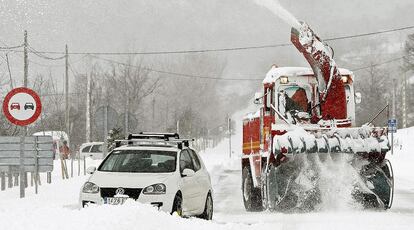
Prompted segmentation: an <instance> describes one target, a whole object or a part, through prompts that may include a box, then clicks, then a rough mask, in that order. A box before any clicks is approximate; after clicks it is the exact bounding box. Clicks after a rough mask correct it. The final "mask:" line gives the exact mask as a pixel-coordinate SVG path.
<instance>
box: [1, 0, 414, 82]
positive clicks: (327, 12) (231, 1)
mask: <svg viewBox="0 0 414 230" xmlns="http://www.w3.org/2000/svg"><path fill="white" fill-rule="evenodd" d="M280 2H281V4H282V5H283V6H285V7H286V8H287V9H288V10H289V11H291V12H292V13H293V14H294V15H295V16H296V17H297V18H298V19H299V20H303V21H306V22H308V23H309V24H310V25H311V26H312V27H313V28H314V30H315V31H317V33H318V34H319V35H320V36H321V37H322V38H324V37H334V36H341V35H348V34H357V33H364V32H371V31H378V30H382V29H390V28H395V27H402V26H410V25H411V24H414V14H413V13H412V11H413V9H414V1H412V0H398V1H389V0H348V1H343V0H314V1H309V0H295V1H290V0H281V1H280ZM0 23H1V26H0V41H1V42H4V43H6V44H8V45H13V44H19V43H21V42H22V37H23V30H24V29H26V30H28V33H29V42H30V44H31V45H32V46H33V47H35V48H36V49H38V50H54V51H59V50H61V51H63V50H64V45H65V44H66V43H67V44H68V45H69V48H70V51H86V52H87V51H90V52H92V51H109V52H111V51H156V50H182V49H203V48H222V47H234V46H251V45H264V44H274V43H286V42H289V38H290V28H289V26H287V25H285V24H284V23H283V22H282V21H281V20H280V19H279V18H277V17H275V16H274V15H272V14H271V13H270V12H268V11H267V10H266V9H264V8H261V7H259V6H256V5H255V4H254V2H253V0H170V1H166V0H151V1H148V0H146V1H144V0H141V1H138V0H119V1H102V0H88V1H85V0H71V1H67V0H50V1H47V0H27V1H21V0H2V1H1V4H0ZM408 32H409V31H408ZM411 32H414V31H411ZM406 33H407V32H403V33H394V34H390V35H382V36H378V37H377V38H378V39H381V40H386V41H390V42H401V41H402V40H404V38H405V35H406ZM367 39H369V38H367ZM367 39H362V40H361V39H355V40H348V41H338V42H334V43H331V45H332V46H333V47H334V48H335V51H336V55H337V57H338V55H339V57H340V56H341V55H344V54H346V53H348V52H352V51H353V50H359V49H360V47H363V46H365V44H366V43H367V41H369V40H367ZM2 45H4V44H2ZM0 54H1V55H3V53H0ZM216 55H218V56H220V57H222V58H223V59H226V60H227V68H226V74H227V76H230V75H238V74H241V75H242V76H243V75H248V76H251V74H264V73H265V72H266V71H267V70H268V68H269V66H270V65H271V64H273V63H276V64H279V65H306V63H305V61H304V59H303V58H302V57H301V56H300V55H299V54H298V53H297V51H296V50H294V48H293V47H288V48H279V49H264V50H252V51H239V52H227V53H217V54H216ZM32 56H33V57H32ZM77 58H78V57H76V56H71V59H72V60H76V59H77ZM158 58H160V59H163V60H168V59H169V58H174V56H173V55H171V56H167V57H151V58H148V59H147V60H150V61H151V62H154V59H155V60H156V59H158ZM31 59H32V60H33V61H37V62H40V63H44V64H62V63H63V61H61V62H62V63H59V62H58V63H54V62H48V61H44V60H41V59H37V58H36V57H35V56H34V55H31ZM11 61H12V65H13V66H12V67H13V73H14V75H15V76H16V77H18V78H20V77H21V72H22V71H21V68H20V67H21V66H22V65H21V57H20V56H18V54H11ZM3 68H4V66H1V69H0V71H5V69H3ZM77 68H78V69H80V70H82V66H77ZM55 69H57V70H53V71H56V75H59V74H61V73H60V72H62V71H61V70H62V69H61V68H55ZM42 71H43V72H45V71H48V68H44V67H36V66H35V65H34V64H32V65H31V69H30V73H31V74H36V73H37V72H42ZM177 71H178V72H179V71H180V70H177ZM62 74H63V73H62ZM259 77H260V76H259Z"/></svg>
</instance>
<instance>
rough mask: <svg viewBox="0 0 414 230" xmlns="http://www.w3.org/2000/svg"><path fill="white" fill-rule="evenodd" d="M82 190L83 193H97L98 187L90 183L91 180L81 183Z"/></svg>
mask: <svg viewBox="0 0 414 230" xmlns="http://www.w3.org/2000/svg"><path fill="white" fill-rule="evenodd" d="M82 192H84V193H98V192H99V187H98V185H96V184H94V183H92V182H86V183H85V184H84V185H83V188H82Z"/></svg>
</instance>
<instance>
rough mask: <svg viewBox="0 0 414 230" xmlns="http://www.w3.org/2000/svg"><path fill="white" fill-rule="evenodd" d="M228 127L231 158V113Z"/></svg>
mask: <svg viewBox="0 0 414 230" xmlns="http://www.w3.org/2000/svg"><path fill="white" fill-rule="evenodd" d="M227 129H228V132H229V158H231V118H230V116H229V115H228V118H227Z"/></svg>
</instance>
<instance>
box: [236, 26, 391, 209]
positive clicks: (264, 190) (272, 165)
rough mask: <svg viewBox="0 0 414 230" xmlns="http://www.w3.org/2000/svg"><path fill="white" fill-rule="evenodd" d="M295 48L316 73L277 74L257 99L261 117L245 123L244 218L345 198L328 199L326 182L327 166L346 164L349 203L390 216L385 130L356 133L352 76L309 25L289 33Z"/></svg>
mask: <svg viewBox="0 0 414 230" xmlns="http://www.w3.org/2000/svg"><path fill="white" fill-rule="evenodd" d="M291 41H292V43H293V44H294V46H295V47H296V48H297V49H298V50H299V51H300V52H301V53H302V54H303V56H304V57H305V59H306V60H307V61H308V63H309V64H310V67H311V68H299V67H277V66H273V67H272V68H271V69H270V71H269V72H268V73H267V75H266V77H265V78H264V80H263V91H262V92H260V93H256V95H255V103H256V104H259V105H260V106H259V109H258V111H256V112H253V113H250V114H247V115H246V116H245V118H244V120H243V155H242V156H243V157H242V162H241V163H242V192H243V201H244V205H245V208H246V210H248V211H260V210H264V209H269V210H275V211H282V212H286V211H296V210H300V211H311V210H314V209H315V208H317V207H318V204H320V203H321V202H322V201H323V199H324V197H323V196H324V195H326V194H324V193H326V191H328V192H331V193H336V192H338V193H339V192H341V191H338V188H332V191H330V188H326V186H329V183H328V184H327V182H326V180H321V177H323V176H325V179H326V173H327V168H326V166H324V165H326V164H329V165H330V166H331V169H330V170H335V162H345V163H346V164H347V165H349V167H352V169H353V171H354V172H355V174H356V175H345V177H346V178H347V179H349V178H351V179H350V180H348V182H349V183H351V185H350V186H351V188H352V189H351V191H350V197H351V199H352V201H356V202H355V203H357V204H361V205H362V206H363V207H367V208H384V209H388V208H390V207H391V205H392V200H393V186H394V177H393V172H392V167H391V164H390V162H389V161H388V160H387V159H385V155H386V153H387V152H388V151H389V150H390V144H389V142H388V130H387V128H382V127H374V126H372V125H369V124H368V125H364V126H362V127H355V104H356V103H359V101H360V100H361V98H360V94H359V93H355V92H354V86H353V81H354V74H353V73H352V72H351V71H349V70H346V69H339V68H338V67H337V65H336V63H335V61H334V60H333V50H332V49H331V48H330V47H329V46H328V45H327V44H326V43H324V42H323V41H322V40H321V39H320V38H319V37H318V36H316V35H315V33H314V32H313V31H312V30H311V29H310V28H309V26H308V25H307V24H306V23H301V27H300V28H292V32H291ZM338 165H340V164H339V163H338ZM332 167H334V168H333V169H332ZM338 170H339V169H338ZM333 172H335V171H333ZM324 174H325V175H324ZM352 178H353V179H352ZM331 179H333V180H335V178H331ZM338 179H339V178H338ZM303 181H306V183H305V184H306V185H304V183H303ZM321 183H324V184H323V185H322V184H321ZM323 186H325V187H323ZM335 189H336V190H335ZM322 190H324V191H322ZM339 190H340V189H339Z"/></svg>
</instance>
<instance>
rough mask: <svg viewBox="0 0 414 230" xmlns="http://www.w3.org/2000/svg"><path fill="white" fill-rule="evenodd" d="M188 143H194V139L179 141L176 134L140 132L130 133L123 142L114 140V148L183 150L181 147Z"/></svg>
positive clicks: (187, 145) (186, 145)
mask: <svg viewBox="0 0 414 230" xmlns="http://www.w3.org/2000/svg"><path fill="white" fill-rule="evenodd" d="M190 141H194V139H180V135H179V134H178V133H157V132H140V133H138V134H134V133H131V134H129V135H128V138H127V139H124V140H115V146H116V147H119V146H121V145H122V144H124V145H125V144H126V145H128V146H130V145H138V146H139V145H141V146H149V145H151V146H165V147H174V146H177V148H178V149H183V147H189V146H190Z"/></svg>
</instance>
